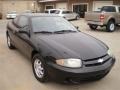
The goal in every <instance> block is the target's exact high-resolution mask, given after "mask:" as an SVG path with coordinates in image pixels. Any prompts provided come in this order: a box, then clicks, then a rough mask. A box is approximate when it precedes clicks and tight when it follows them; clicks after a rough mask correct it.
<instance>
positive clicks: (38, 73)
mask: <svg viewBox="0 0 120 90" xmlns="http://www.w3.org/2000/svg"><path fill="white" fill-rule="evenodd" d="M45 66H46V64H45V62H44V60H43V59H42V58H41V56H40V55H39V54H36V55H34V57H33V59H32V68H33V73H34V75H35V77H36V79H37V80H38V81H40V82H46V81H47V80H48V73H47V69H46V67H45Z"/></svg>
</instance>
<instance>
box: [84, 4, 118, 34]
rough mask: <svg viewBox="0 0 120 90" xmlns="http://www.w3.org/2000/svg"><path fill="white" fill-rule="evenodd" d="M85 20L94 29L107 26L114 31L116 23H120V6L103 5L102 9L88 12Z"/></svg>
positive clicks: (107, 28)
mask: <svg viewBox="0 0 120 90" xmlns="http://www.w3.org/2000/svg"><path fill="white" fill-rule="evenodd" d="M85 20H86V21H87V23H88V25H89V27H90V28H91V29H92V30H96V29H97V27H98V26H101V27H103V26H105V27H106V30H107V31H109V32H113V31H115V29H116V25H118V24H120V6H117V5H109V6H103V7H102V8H101V10H100V11H95V12H87V13H86V15H85Z"/></svg>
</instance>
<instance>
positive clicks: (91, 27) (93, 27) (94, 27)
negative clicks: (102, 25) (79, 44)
mask: <svg viewBox="0 0 120 90" xmlns="http://www.w3.org/2000/svg"><path fill="white" fill-rule="evenodd" d="M89 27H90V29H91V30H96V29H97V27H98V26H97V25H89Z"/></svg>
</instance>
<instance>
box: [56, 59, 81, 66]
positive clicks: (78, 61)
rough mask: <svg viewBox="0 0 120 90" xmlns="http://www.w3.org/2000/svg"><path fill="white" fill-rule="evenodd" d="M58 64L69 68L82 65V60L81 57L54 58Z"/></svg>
mask: <svg viewBox="0 0 120 90" xmlns="http://www.w3.org/2000/svg"><path fill="white" fill-rule="evenodd" d="M56 63H57V64H58V65H61V66H64V67H70V68H80V67H82V60H81V59H72V58H71V59H59V60H56Z"/></svg>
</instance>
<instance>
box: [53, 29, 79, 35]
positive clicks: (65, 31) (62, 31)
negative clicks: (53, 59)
mask: <svg viewBox="0 0 120 90" xmlns="http://www.w3.org/2000/svg"><path fill="white" fill-rule="evenodd" d="M69 32H77V31H73V30H60V31H55V32H54V33H58V34H59V33H69Z"/></svg>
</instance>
